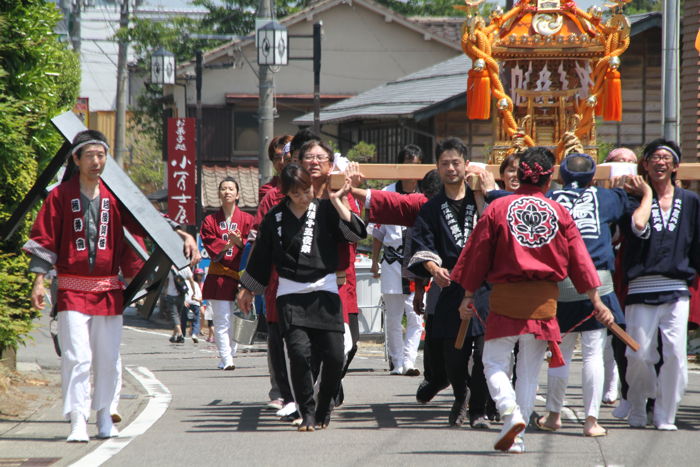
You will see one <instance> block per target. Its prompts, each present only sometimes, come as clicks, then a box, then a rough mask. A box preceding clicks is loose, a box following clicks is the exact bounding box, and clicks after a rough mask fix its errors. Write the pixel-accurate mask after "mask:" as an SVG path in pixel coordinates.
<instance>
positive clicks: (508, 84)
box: [455, 0, 631, 163]
mask: <svg viewBox="0 0 700 467" xmlns="http://www.w3.org/2000/svg"><path fill="white" fill-rule="evenodd" d="M630 1H631V0H614V1H613V3H612V4H607V5H605V6H606V7H608V8H610V9H611V10H612V13H611V15H610V17H609V19H608V20H607V21H603V11H602V10H601V9H600V8H599V7H597V6H592V7H591V8H589V9H588V11H583V10H581V9H579V8H578V7H577V6H576V3H575V2H574V1H573V0H572V1H561V0H520V1H519V2H517V3H516V5H515V6H514V7H513V8H512V9H511V10H510V11H508V12H506V13H504V12H503V10H501V8H500V7H498V8H496V9H494V10H493V11H492V12H491V14H490V15H489V18H488V25H487V24H486V23H487V20H486V19H484V18H483V17H482V16H480V15H479V14H478V12H477V9H478V7H479V5H480V4H481V3H482V2H483V0H465V4H466V5H465V6H461V5H459V6H455V8H457V9H459V10H463V11H466V13H467V19H466V21H465V23H464V25H463V27H462V39H461V44H462V49H463V50H464V53H465V54H467V55H468V56H469V58H471V61H472V69H471V70H469V73H468V81H467V117H468V118H469V119H483V120H488V119H489V118H490V117H491V104H492V102H493V101H494V100H495V102H496V109H497V111H498V114H497V119H498V130H497V132H498V134H497V136H496V144H495V146H494V153H493V154H492V156H491V159H492V162H496V163H497V162H499V159H502V158H503V157H504V156H505V154H506V152H507V149H506V148H507V147H508V146H509V145H510V143H511V142H512V141H514V138H515V140H517V141H519V142H520V141H522V142H524V143H525V144H526V145H528V146H533V145H535V144H538V145H544V146H551V147H553V148H554V149H556V153H557V159H558V160H560V159H561V158H562V156H563V153H564V145H565V141H564V134H565V133H567V130H569V128H570V126H571V120H570V117H571V116H573V115H576V116H577V117H578V118H577V120H576V121H577V124H576V125H575V130H574V131H573V134H574V135H575V136H576V137H577V138H578V139H579V140H580V141H581V143H582V144H583V146H584V147H585V148H586V152H589V153H595V151H596V148H595V143H596V141H595V139H596V134H595V117H596V116H601V117H602V118H603V120H612V121H621V120H622V86H621V80H620V71H619V67H620V58H619V57H620V55H621V54H622V53H623V52H624V51H625V50H626V49H627V47H628V46H629V42H630V29H631V28H630V23H629V21H628V19H627V17H626V16H625V15H624V14H622V9H623V7H624V5H625V4H626V3H629V2H630ZM504 83H505V86H504ZM526 116H529V120H528V125H527V128H524V127H523V126H521V125H518V123H517V122H518V121H522V119H523V117H526ZM522 133H524V134H522ZM570 137H571V135H567V138H568V139H569V140H570ZM501 147H503V148H502V149H503V150H501V149H499V148H501ZM592 155H593V156H595V154H592Z"/></svg>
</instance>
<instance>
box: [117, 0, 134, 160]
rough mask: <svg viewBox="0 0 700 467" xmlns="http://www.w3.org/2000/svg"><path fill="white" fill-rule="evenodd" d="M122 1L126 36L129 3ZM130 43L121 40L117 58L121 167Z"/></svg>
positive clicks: (122, 26) (121, 20) (121, 27)
mask: <svg viewBox="0 0 700 467" xmlns="http://www.w3.org/2000/svg"><path fill="white" fill-rule="evenodd" d="M130 1H131V0H121V2H122V5H121V14H120V16H119V32H120V33H121V34H126V32H127V30H128V29H129V2H130ZM128 48H129V42H128V41H127V40H126V39H124V37H123V36H122V37H120V38H119V52H118V56H117V115H116V119H115V122H114V154H113V156H114V160H115V161H116V162H117V164H119V166H120V167H123V166H124V154H125V152H126V150H125V146H126V98H127V95H126V75H127V69H126V60H127V50H128Z"/></svg>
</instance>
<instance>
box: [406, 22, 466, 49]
mask: <svg viewBox="0 0 700 467" xmlns="http://www.w3.org/2000/svg"><path fill="white" fill-rule="evenodd" d="M408 20H409V21H411V22H412V23H416V24H418V25H420V26H422V27H423V28H425V29H427V30H428V31H430V33H431V34H435V35H436V36H438V37H442V38H443V39H447V40H448V41H450V42H453V43H455V44H459V42H460V40H461V38H462V24H464V21H465V17H464V16H457V17H451V16H450V17H439V16H411V17H409V18H408Z"/></svg>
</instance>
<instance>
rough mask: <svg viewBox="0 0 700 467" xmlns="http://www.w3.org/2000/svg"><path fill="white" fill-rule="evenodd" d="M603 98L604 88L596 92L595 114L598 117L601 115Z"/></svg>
mask: <svg viewBox="0 0 700 467" xmlns="http://www.w3.org/2000/svg"><path fill="white" fill-rule="evenodd" d="M604 100H605V88H603V90H602V92H601V93H600V94H598V102H596V104H595V116H596V117H600V116H602V115H603V101H604Z"/></svg>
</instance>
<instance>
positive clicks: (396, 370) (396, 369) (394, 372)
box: [389, 366, 404, 375]
mask: <svg viewBox="0 0 700 467" xmlns="http://www.w3.org/2000/svg"><path fill="white" fill-rule="evenodd" d="M403 373H404V371H403V367H402V366H396V367H394V369H393V370H391V371H390V372H389V374H390V375H403Z"/></svg>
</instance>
